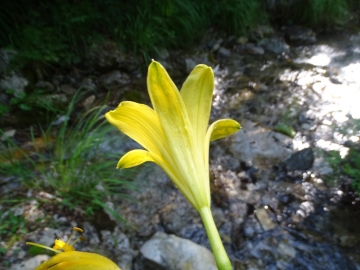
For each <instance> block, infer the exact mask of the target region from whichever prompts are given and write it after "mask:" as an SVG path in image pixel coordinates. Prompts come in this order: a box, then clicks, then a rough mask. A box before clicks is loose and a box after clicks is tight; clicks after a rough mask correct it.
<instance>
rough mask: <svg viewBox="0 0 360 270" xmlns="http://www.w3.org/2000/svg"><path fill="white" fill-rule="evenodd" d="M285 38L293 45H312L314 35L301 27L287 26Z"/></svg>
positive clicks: (314, 38) (309, 30) (314, 39)
mask: <svg viewBox="0 0 360 270" xmlns="http://www.w3.org/2000/svg"><path fill="white" fill-rule="evenodd" d="M285 38H286V39H287V40H288V41H289V42H291V43H293V44H301V45H304V44H314V43H315V42H316V34H315V32H314V31H312V30H311V29H309V28H306V27H303V26H288V27H287V28H286V32H285Z"/></svg>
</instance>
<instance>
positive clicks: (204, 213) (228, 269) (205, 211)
mask: <svg viewBox="0 0 360 270" xmlns="http://www.w3.org/2000/svg"><path fill="white" fill-rule="evenodd" d="M199 213H200V216H201V219H202V221H203V223H204V226H205V230H206V234H207V236H208V238H209V241H210V245H211V249H212V251H213V253H214V257H215V261H216V265H217V267H218V269H219V270H232V266H231V262H230V260H229V257H228V255H227V254H226V251H225V249H224V246H223V244H222V242H221V239H220V235H219V232H218V230H217V228H216V226H215V222H214V218H213V216H212V214H211V210H210V207H203V208H201V209H200V211H199Z"/></svg>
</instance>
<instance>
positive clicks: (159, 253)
mask: <svg viewBox="0 0 360 270" xmlns="http://www.w3.org/2000/svg"><path fill="white" fill-rule="evenodd" d="M140 253H141V254H142V256H143V257H144V258H145V260H146V261H147V262H148V263H147V267H146V269H148V270H151V269H154V270H155V269H156V270H159V269H172V270H185V269H194V270H195V269H198V270H200V269H201V270H217V267H216V263H215V260H214V256H213V254H212V253H211V251H210V250H208V249H207V248H205V247H202V246H200V245H198V244H195V243H193V242H192V241H190V240H186V239H182V238H180V237H177V236H175V235H167V234H165V233H163V232H157V233H156V234H155V235H154V236H153V237H152V238H151V239H150V240H148V241H147V242H146V243H145V244H144V245H143V246H142V247H141V248H140Z"/></svg>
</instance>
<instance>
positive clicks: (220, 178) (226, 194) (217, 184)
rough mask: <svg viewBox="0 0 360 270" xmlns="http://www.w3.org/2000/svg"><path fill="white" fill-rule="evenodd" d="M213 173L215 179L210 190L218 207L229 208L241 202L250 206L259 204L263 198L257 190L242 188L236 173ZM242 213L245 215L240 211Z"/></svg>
mask: <svg viewBox="0 0 360 270" xmlns="http://www.w3.org/2000/svg"><path fill="white" fill-rule="evenodd" d="M213 172H214V179H213V180H212V181H211V184H210V188H211V192H212V198H213V200H214V202H215V203H216V204H217V205H219V206H222V207H229V205H231V204H232V203H235V204H237V203H238V202H239V200H240V201H242V202H243V203H248V204H257V203H258V202H259V200H260V198H261V194H260V192H258V191H257V190H255V189H246V188H245V189H244V188H242V186H241V181H240V179H239V178H238V177H237V175H236V174H235V173H234V172H231V171H227V172H225V173H223V172H221V171H220V172H219V171H216V170H213ZM240 204H241V203H240ZM235 208H237V207H235ZM240 208H243V207H242V206H241V207H240ZM240 213H243V214H245V213H244V212H243V211H240ZM240 213H239V214H240ZM242 218H243V217H242Z"/></svg>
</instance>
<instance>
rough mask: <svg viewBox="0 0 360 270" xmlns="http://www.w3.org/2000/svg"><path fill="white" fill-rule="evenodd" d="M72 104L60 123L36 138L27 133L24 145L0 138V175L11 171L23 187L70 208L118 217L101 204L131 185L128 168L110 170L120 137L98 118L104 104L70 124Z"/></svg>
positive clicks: (116, 154) (123, 192)
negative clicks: (0, 151)
mask: <svg viewBox="0 0 360 270" xmlns="http://www.w3.org/2000/svg"><path fill="white" fill-rule="evenodd" d="M74 106H75V102H74V101H73V102H72V103H71V104H70V105H69V109H68V111H67V113H66V114H65V115H63V116H62V118H63V122H62V123H61V125H60V127H54V126H52V127H51V128H49V129H48V130H46V131H43V132H42V136H41V137H40V138H34V137H32V138H31V140H30V141H29V145H30V147H28V148H27V147H25V146H23V147H19V146H16V145H15V144H14V143H13V142H11V141H10V140H8V141H7V143H1V144H2V145H1V146H0V149H3V151H2V153H3V154H2V155H1V157H0V159H1V161H2V162H0V174H2V175H8V176H13V177H14V178H15V180H20V181H21V182H22V184H24V185H25V186H26V187H27V188H32V189H35V190H39V191H40V190H45V191H46V192H48V193H51V194H54V195H55V196H56V197H57V198H60V205H62V206H66V207H68V208H70V210H71V209H74V208H75V207H77V209H81V210H82V211H83V213H84V214H85V215H88V216H91V215H93V214H94V213H95V212H96V211H97V210H98V209H101V208H103V209H104V210H107V211H108V212H109V211H110V212H111V214H112V215H113V216H114V217H115V218H117V219H118V220H122V219H121V217H120V216H119V215H118V214H117V213H115V212H114V211H112V209H111V208H109V207H108V206H107V205H106V203H105V202H106V201H111V199H112V198H113V197H114V196H118V197H120V198H123V199H125V198H127V197H126V195H125V194H126V191H127V190H128V189H133V188H134V186H133V185H132V182H131V181H130V180H131V179H130V178H131V175H130V174H129V171H119V170H116V169H115V165H116V160H117V159H118V158H119V156H120V155H121V153H118V152H117V153H116V152H114V151H113V150H112V149H116V148H117V149H118V148H119V145H120V144H121V143H122V142H121V139H119V135H118V134H116V135H115V136H114V132H117V131H116V130H114V128H113V127H112V126H111V125H109V124H108V123H107V122H106V121H105V120H104V117H103V111H104V107H99V108H95V109H92V110H91V111H88V112H86V113H85V114H83V115H81V117H78V118H77V119H76V120H75V121H73V122H72V123H71V122H70V120H69V119H70V115H71V113H74ZM112 134H113V135H112Z"/></svg>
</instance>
